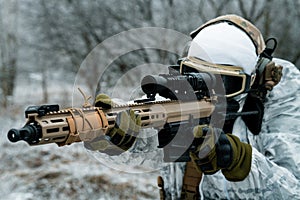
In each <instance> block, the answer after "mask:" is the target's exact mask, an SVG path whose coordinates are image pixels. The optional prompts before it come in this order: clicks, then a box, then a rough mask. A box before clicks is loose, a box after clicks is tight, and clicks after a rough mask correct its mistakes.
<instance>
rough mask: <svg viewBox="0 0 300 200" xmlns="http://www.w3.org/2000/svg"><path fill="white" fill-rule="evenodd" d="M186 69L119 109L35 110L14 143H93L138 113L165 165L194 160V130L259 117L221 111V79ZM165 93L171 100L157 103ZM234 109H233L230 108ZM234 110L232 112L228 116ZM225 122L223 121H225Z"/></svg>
mask: <svg viewBox="0 0 300 200" xmlns="http://www.w3.org/2000/svg"><path fill="white" fill-rule="evenodd" d="M180 68H181V65H174V66H170V67H169V74H160V75H148V76H146V77H144V78H143V79H142V83H141V87H142V89H143V91H144V93H145V94H146V95H147V98H145V99H138V100H136V101H135V102H134V103H132V104H127V105H116V106H113V107H112V108H110V109H103V108H101V107H93V106H90V105H88V104H85V105H84V106H83V108H68V109H61V110H60V109H59V105H56V104H53V105H40V106H29V107H28V108H27V109H26V110H25V117H26V119H27V122H26V123H25V125H24V127H23V128H21V129H11V130H9V132H8V134H7V137H8V139H9V140H10V141H11V142H17V141H20V140H23V141H26V142H27V143H28V144H29V145H43V144H49V143H56V144H57V145H58V146H64V145H70V144H72V143H75V142H85V141H91V140H93V139H94V138H96V137H99V136H103V135H105V134H106V133H107V132H108V131H109V130H110V129H111V128H113V127H114V125H115V123H116V116H117V114H118V113H119V112H121V111H124V110H127V109H132V110H134V112H135V113H136V114H137V115H140V116H141V128H155V129H157V130H160V131H159V132H158V140H159V146H158V147H159V148H164V160H165V161H177V162H182V161H185V162H186V161H189V160H190V158H189V151H191V150H193V149H194V148H196V146H197V142H199V141H197V140H195V139H194V137H193V135H192V131H189V130H190V129H191V128H192V127H194V126H195V125H198V124H209V123H210V122H211V120H212V116H213V114H214V113H217V115H218V116H220V115H222V117H225V118H226V119H225V121H226V120H232V119H235V118H236V117H237V116H241V115H252V114H255V112H247V113H237V112H236V111H237V110H238V108H239V107H238V106H237V105H236V104H235V105H233V104H230V105H231V106H226V105H225V106H226V107H227V108H226V109H227V113H226V112H220V111H222V109H224V105H222V106H218V105H216V102H217V94H215V92H214V87H215V85H216V77H215V75H213V74H210V73H206V72H187V73H180V70H179V69H180ZM156 94H159V95H160V96H162V97H165V98H166V100H163V101H155V95H156ZM228 108H230V109H228ZM228 110H231V111H229V112H228ZM219 121H220V120H219Z"/></svg>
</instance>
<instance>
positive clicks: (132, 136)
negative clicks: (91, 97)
mask: <svg viewBox="0 0 300 200" xmlns="http://www.w3.org/2000/svg"><path fill="white" fill-rule="evenodd" d="M100 105H101V107H102V108H111V106H112V101H111V99H110V98H109V97H108V96H107V95H105V94H99V95H97V97H96V101H95V106H100ZM140 128H141V117H140V116H139V115H137V114H135V113H134V111H133V110H131V109H129V110H125V111H122V112H120V113H118V114H117V117H116V123H115V126H114V127H113V128H112V129H111V130H109V131H108V133H106V135H104V136H100V137H97V138H95V139H93V140H91V141H86V142H84V146H85V147H86V148H87V149H89V150H93V151H100V152H103V153H107V154H108V155H119V154H121V153H122V152H124V151H127V150H128V149H129V148H130V147H131V146H132V145H133V143H134V142H135V140H136V136H137V134H138V133H139V131H140Z"/></svg>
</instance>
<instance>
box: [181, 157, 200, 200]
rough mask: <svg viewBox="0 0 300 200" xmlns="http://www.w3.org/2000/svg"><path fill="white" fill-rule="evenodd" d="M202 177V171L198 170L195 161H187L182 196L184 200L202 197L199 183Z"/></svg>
mask: <svg viewBox="0 0 300 200" xmlns="http://www.w3.org/2000/svg"><path fill="white" fill-rule="evenodd" d="M201 179H202V173H201V172H199V171H198V170H196V168H195V166H194V164H193V162H191V161H189V162H187V163H186V168H185V173H184V177H183V183H182V190H181V198H180V199H183V200H195V199H199V198H200V192H199V184H200V182H201Z"/></svg>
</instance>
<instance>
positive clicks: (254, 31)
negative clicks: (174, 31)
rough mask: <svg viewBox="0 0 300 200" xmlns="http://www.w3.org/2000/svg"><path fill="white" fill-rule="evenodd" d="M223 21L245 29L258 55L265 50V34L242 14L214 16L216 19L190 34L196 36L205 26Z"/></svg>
mask: <svg viewBox="0 0 300 200" xmlns="http://www.w3.org/2000/svg"><path fill="white" fill-rule="evenodd" d="M221 22H228V23H230V24H233V25H235V26H237V27H238V28H240V29H241V30H243V31H244V32H245V33H246V34H247V35H248V36H249V38H250V39H251V40H252V42H253V44H254V46H255V48H256V54H257V55H259V54H261V53H262V52H263V50H264V49H265V47H266V45H265V42H264V39H263V36H262V34H261V32H260V31H259V30H258V28H257V27H256V26H254V25H253V24H252V23H251V22H249V21H248V20H246V19H244V18H242V17H240V16H237V15H222V16H220V17H217V18H214V19H212V20H210V21H208V22H206V23H205V24H203V25H202V26H200V27H199V28H197V29H196V30H195V31H193V32H191V34H190V35H191V37H192V38H194V37H196V35H197V34H198V33H199V32H200V31H201V30H202V29H204V28H205V27H207V26H210V25H212V24H217V23H221Z"/></svg>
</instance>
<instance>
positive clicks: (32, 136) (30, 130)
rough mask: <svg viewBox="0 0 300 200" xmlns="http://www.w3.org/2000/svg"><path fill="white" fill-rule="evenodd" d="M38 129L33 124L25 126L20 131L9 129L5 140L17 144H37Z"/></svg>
mask: <svg viewBox="0 0 300 200" xmlns="http://www.w3.org/2000/svg"><path fill="white" fill-rule="evenodd" d="M39 133H40V131H39V128H38V127H37V126H35V125H33V124H27V125H25V126H24V127H23V128H20V129H14V128H13V129H10V130H9V131H8V133H7V138H8V139H9V141H11V142H18V141H20V140H24V141H26V142H28V143H29V144H34V143H37V142H38V139H39V135H40V134H39Z"/></svg>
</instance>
